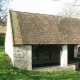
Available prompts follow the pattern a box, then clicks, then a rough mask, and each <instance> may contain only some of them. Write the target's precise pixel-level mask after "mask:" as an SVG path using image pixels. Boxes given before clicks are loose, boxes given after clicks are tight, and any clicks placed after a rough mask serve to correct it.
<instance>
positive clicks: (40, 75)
mask: <svg viewBox="0 0 80 80" xmlns="http://www.w3.org/2000/svg"><path fill="white" fill-rule="evenodd" d="M0 80H80V72H79V71H67V72H65V71H64V72H38V71H27V70H20V69H17V68H14V67H13V66H12V63H11V60H10V58H9V57H8V55H7V54H5V53H4V47H3V46H0Z"/></svg>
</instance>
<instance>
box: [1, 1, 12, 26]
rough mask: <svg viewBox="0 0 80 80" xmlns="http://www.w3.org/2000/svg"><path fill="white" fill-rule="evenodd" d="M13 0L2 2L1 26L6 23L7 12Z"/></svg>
mask: <svg viewBox="0 0 80 80" xmlns="http://www.w3.org/2000/svg"><path fill="white" fill-rule="evenodd" d="M10 1H12V0H0V25H4V24H5V23H6V16H7V10H8V7H9V3H10Z"/></svg>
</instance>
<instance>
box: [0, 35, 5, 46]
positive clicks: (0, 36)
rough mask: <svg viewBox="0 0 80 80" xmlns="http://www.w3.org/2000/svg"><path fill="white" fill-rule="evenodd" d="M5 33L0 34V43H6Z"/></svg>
mask: <svg viewBox="0 0 80 80" xmlns="http://www.w3.org/2000/svg"><path fill="white" fill-rule="evenodd" d="M4 40H5V35H1V34H0V45H4Z"/></svg>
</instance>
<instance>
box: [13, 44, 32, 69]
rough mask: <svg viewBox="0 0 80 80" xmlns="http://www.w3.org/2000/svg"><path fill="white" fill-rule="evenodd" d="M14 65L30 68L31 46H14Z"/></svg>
mask: <svg viewBox="0 0 80 80" xmlns="http://www.w3.org/2000/svg"><path fill="white" fill-rule="evenodd" d="M13 55H14V63H13V65H14V67H17V68H20V69H25V70H32V46H31V45H23V46H14V54H13Z"/></svg>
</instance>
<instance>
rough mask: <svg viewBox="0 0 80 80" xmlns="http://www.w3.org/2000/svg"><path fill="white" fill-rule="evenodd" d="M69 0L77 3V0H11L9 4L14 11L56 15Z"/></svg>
mask: <svg viewBox="0 0 80 80" xmlns="http://www.w3.org/2000/svg"><path fill="white" fill-rule="evenodd" d="M71 2H73V3H77V0H76V1H75V0H13V2H12V4H11V6H12V8H13V10H16V11H24V12H34V13H42V14H53V15H56V14H59V12H60V11H61V9H62V8H63V7H64V5H65V3H71ZM78 3H79V2H78Z"/></svg>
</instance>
